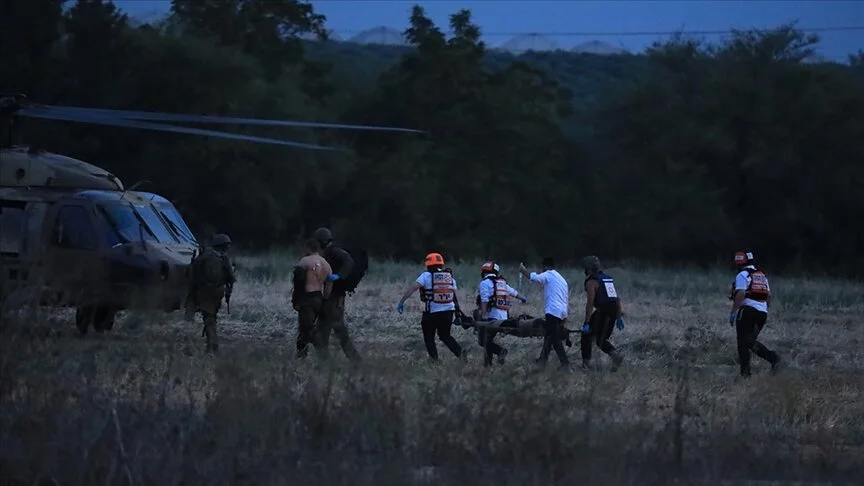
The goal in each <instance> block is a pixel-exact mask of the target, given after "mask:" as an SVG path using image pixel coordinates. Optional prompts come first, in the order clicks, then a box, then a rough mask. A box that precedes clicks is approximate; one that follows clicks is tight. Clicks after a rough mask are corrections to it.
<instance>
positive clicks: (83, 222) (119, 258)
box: [0, 187, 198, 311]
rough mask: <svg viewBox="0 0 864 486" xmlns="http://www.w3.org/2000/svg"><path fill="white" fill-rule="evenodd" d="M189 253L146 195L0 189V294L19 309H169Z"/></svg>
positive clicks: (166, 206)
mask: <svg viewBox="0 0 864 486" xmlns="http://www.w3.org/2000/svg"><path fill="white" fill-rule="evenodd" d="M197 249H198V244H197V241H196V240H195V237H194V236H193V234H192V232H191V231H189V228H188V227H187V226H186V224H185V222H184V221H183V219H182V218H181V217H180V214H179V213H178V212H177V210H176V209H175V208H174V206H173V205H172V204H171V203H170V202H169V201H168V200H167V199H164V198H162V197H160V196H158V195H155V194H152V193H142V192H134V191H110V190H83V191H64V190H48V189H45V188H37V189H20V188H8V187H7V188H3V187H0V262H2V264H0V266H2V274H0V286H2V287H0V288H2V292H0V295H2V296H4V297H7V298H8V297H11V296H12V294H13V293H14V294H17V297H18V299H17V300H19V301H21V303H24V302H25V301H29V302H32V303H38V305H47V306H74V307H79V308H80V307H105V308H111V309H113V310H115V311H116V310H122V309H161V310H165V311H172V310H177V309H179V308H180V307H181V305H182V302H183V299H184V298H185V296H186V289H187V285H188V279H187V268H188V266H189V264H190V262H191V260H192V258H193V256H194V254H195V252H196V250H197Z"/></svg>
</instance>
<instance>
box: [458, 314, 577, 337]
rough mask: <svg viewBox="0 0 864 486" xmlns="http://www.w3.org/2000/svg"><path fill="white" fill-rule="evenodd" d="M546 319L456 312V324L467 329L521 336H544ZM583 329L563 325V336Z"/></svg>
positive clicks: (524, 315)
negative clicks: (480, 316) (488, 317)
mask: <svg viewBox="0 0 864 486" xmlns="http://www.w3.org/2000/svg"><path fill="white" fill-rule="evenodd" d="M545 321H546V319H544V318H542V317H536V318H535V317H532V316H529V315H527V314H522V315H520V316H518V317H515V318H512V319H491V320H486V321H483V320H478V319H475V318H474V317H470V316H466V315H465V314H463V313H462V312H457V313H456V318H455V320H454V322H453V323H454V324H457V325H461V326H462V327H463V328H465V329H470V328H474V329H476V330H478V331H480V330H483V331H486V332H489V333H492V334H504V335H507V336H514V337H520V338H527V337H543V336H544V335H545V334H546V332H545V331H544V330H543V324H544V323H545ZM581 332H582V330H581V329H579V330H572V329H567V327H566V326H563V325H562V326H561V333H562V335H561V338H562V339H568V338H569V336H570V334H573V333H581Z"/></svg>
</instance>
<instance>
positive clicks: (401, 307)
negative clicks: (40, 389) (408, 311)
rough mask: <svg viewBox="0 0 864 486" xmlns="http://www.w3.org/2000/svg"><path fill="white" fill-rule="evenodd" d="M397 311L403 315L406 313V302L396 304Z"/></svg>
mask: <svg viewBox="0 0 864 486" xmlns="http://www.w3.org/2000/svg"><path fill="white" fill-rule="evenodd" d="M396 310H397V311H398V312H399V313H400V314H401V313H403V312H405V303H404V302H399V303H398V304H396Z"/></svg>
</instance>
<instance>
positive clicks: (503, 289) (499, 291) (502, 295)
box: [490, 277, 510, 311]
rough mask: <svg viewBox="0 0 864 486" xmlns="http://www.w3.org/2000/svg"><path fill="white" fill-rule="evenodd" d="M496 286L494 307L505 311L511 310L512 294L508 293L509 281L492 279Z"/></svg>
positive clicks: (493, 299) (493, 296) (493, 298)
mask: <svg viewBox="0 0 864 486" xmlns="http://www.w3.org/2000/svg"><path fill="white" fill-rule="evenodd" d="M492 283H493V284H494V285H495V293H493V294H492V299H490V300H491V301H492V302H491V303H492V306H493V307H495V308H496V309H501V310H503V311H509V310H510V294H509V293H508V292H507V280H505V279H504V277H496V278H494V279H492Z"/></svg>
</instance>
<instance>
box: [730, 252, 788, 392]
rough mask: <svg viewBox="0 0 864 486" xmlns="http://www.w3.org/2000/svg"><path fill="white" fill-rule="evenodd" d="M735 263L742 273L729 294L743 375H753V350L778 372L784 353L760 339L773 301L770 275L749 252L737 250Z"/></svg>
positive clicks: (731, 322) (772, 369) (731, 319)
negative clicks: (774, 349)
mask: <svg viewBox="0 0 864 486" xmlns="http://www.w3.org/2000/svg"><path fill="white" fill-rule="evenodd" d="M735 265H736V266H737V267H738V275H736V276H735V283H734V284H732V293H731V294H730V295H729V299H730V300H731V301H732V310H731V311H730V313H729V325H731V326H735V333H736V337H737V341H738V361H739V365H740V367H741V376H743V377H745V378H749V377H750V374H751V372H750V351H753V352H754V353H756V356H759V357H760V358H762V359H764V360H765V361H767V362H769V363H771V372H772V373H775V372H776V371H777V369H778V367H779V365H780V356H779V355H778V354H777V353H775V352H774V351H772V350H770V349H768V348H766V347H765V345H764V344H762V343H760V342H759V341H757V338H758V337H759V333H760V332H762V328H763V327H764V326H765V322H766V321H767V319H768V305H769V304H770V303H771V287H770V285H769V284H768V277H767V276H766V275H765V272H763V271H762V270H759V269H757V268H756V266H755V265H754V264H753V253H751V252H749V251H738V252H736V253H735Z"/></svg>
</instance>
